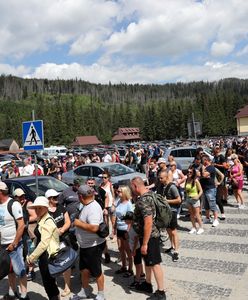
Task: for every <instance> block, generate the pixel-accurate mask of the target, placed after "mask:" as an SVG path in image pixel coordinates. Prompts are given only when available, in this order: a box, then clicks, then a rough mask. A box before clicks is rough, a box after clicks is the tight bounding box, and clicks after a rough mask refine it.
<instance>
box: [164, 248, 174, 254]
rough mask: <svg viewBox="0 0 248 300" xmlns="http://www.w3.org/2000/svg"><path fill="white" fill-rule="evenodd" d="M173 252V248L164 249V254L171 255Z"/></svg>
mask: <svg viewBox="0 0 248 300" xmlns="http://www.w3.org/2000/svg"><path fill="white" fill-rule="evenodd" d="M173 250H174V248H173V247H170V248H169V249H165V250H164V253H171V252H172V251H173Z"/></svg>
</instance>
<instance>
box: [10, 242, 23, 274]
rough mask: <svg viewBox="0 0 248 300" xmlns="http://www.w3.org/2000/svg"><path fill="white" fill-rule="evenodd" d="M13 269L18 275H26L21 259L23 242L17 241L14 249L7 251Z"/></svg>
mask: <svg viewBox="0 0 248 300" xmlns="http://www.w3.org/2000/svg"><path fill="white" fill-rule="evenodd" d="M9 256H10V259H11V263H12V267H13V271H14V273H15V274H16V276H18V277H23V276H25V275H26V267H25V264H24V259H23V244H22V243H19V244H18V246H17V247H16V248H15V250H14V251H12V252H9Z"/></svg>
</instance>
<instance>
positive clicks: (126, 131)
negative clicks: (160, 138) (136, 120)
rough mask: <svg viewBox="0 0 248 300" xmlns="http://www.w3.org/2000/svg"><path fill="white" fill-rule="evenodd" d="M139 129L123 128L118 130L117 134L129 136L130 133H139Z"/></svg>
mask: <svg viewBox="0 0 248 300" xmlns="http://www.w3.org/2000/svg"><path fill="white" fill-rule="evenodd" d="M139 131H140V130H139V128H137V127H136V128H134V127H123V128H118V130H117V132H118V134H130V133H139Z"/></svg>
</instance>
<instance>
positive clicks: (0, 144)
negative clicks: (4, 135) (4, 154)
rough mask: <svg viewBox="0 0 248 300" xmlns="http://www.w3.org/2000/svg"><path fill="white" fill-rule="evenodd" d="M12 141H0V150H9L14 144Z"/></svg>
mask: <svg viewBox="0 0 248 300" xmlns="http://www.w3.org/2000/svg"><path fill="white" fill-rule="evenodd" d="M14 141H15V140H14V139H3V140H0V148H1V149H9V147H10V146H11V144H12V143H13V142H14Z"/></svg>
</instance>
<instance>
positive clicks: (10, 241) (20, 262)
mask: <svg viewBox="0 0 248 300" xmlns="http://www.w3.org/2000/svg"><path fill="white" fill-rule="evenodd" d="M10 201H13V200H12V199H11V198H9V194H8V187H7V185H6V184H5V183H4V182H0V234H1V247H3V248H4V249H6V250H7V251H8V252H9V256H10V259H11V263H12V267H13V271H14V273H10V274H9V275H8V279H9V292H8V293H7V294H6V295H5V296H4V297H3V298H2V299H5V300H15V299H17V287H16V275H17V276H18V277H19V284H20V289H21V296H20V298H19V299H23V300H24V299H26V300H28V299H29V297H28V295H27V276H26V267H25V264H24V259H23V244H22V235H23V231H24V228H25V224H24V220H23V212H22V207H21V204H20V203H19V202H18V201H14V202H13V203H12V205H8V203H9V202H10Z"/></svg>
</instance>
